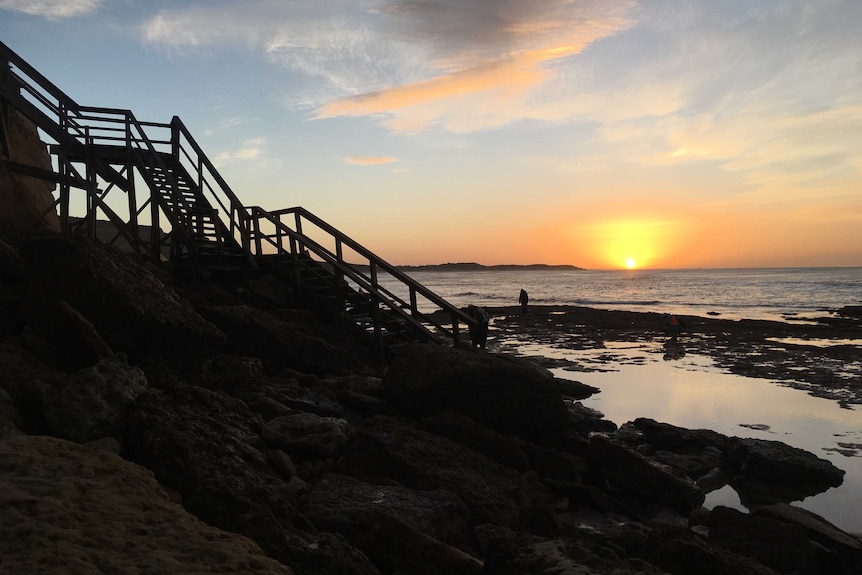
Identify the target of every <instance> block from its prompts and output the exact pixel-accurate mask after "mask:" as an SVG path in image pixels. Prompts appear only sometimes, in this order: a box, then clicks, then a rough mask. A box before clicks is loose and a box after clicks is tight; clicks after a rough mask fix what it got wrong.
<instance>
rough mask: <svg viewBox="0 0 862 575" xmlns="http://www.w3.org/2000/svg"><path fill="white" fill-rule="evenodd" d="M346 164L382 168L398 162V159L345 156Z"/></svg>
mask: <svg viewBox="0 0 862 575" xmlns="http://www.w3.org/2000/svg"><path fill="white" fill-rule="evenodd" d="M342 160H344V163H346V164H351V165H353V166H380V165H383V164H391V163H393V162H397V161H398V159H397V158H393V157H391V156H344V157H343V158H342Z"/></svg>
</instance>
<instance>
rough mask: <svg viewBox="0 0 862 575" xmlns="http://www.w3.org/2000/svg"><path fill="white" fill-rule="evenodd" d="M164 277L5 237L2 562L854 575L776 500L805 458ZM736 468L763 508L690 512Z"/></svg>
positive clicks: (460, 353) (822, 525)
mask: <svg viewBox="0 0 862 575" xmlns="http://www.w3.org/2000/svg"><path fill="white" fill-rule="evenodd" d="M261 283H265V282H261ZM171 284H172V279H171V277H170V276H169V275H165V274H164V273H163V272H161V271H160V270H157V269H152V268H150V267H149V266H148V265H145V264H142V263H141V262H138V261H136V260H134V259H132V258H129V257H128V256H123V255H120V254H118V253H116V252H114V251H112V250H111V249H109V248H106V247H104V246H101V245H98V244H94V243H91V242H89V241H87V240H82V239H74V240H67V239H61V238H57V237H50V238H41V239H31V240H28V241H21V242H19V243H18V244H15V245H10V244H7V245H4V246H3V249H0V293H3V294H6V295H5V296H4V297H5V299H2V300H0V302H5V303H0V317H2V318H3V321H4V323H3V327H2V330H0V335H2V339H0V498H3V505H4V514H3V518H4V519H3V521H2V522H0V529H2V532H3V534H4V536H3V537H0V570H2V572H3V573H11V574H15V573H32V572H38V571H39V570H40V569H42V570H47V569H49V568H52V567H58V566H59V565H64V566H66V567H67V568H69V569H72V570H74V569H75V568H78V567H80V568H79V569H78V571H80V572H86V569H90V571H92V572H105V573H107V572H118V571H122V570H123V569H125V570H129V571H131V570H135V569H137V571H138V572H195V569H197V571H205V570H207V569H209V570H210V572H230V573H270V572H271V573H291V572H293V573H299V574H312V573H313V574H336V573H338V574H341V573H360V574H363V573H364V574H369V575H371V574H378V573H383V574H394V573H416V574H425V573H429V574H430V573H441V572H451V573H465V574H473V573H475V574H478V573H487V574H515V573H518V574H531V573H535V574H540V573H543V574H544V573H599V574H610V573H614V574H625V573H649V574H652V573H655V574H658V573H671V574H677V573H678V574H683V573H707V572H708V573H734V574H743V575H744V574H769V573H826V572H829V573H839V574H841V573H846V574H851V573H858V572H859V570H860V568H862V543H860V540H859V539H858V538H857V537H855V536H854V535H852V534H848V533H845V532H843V531H841V530H840V529H838V528H836V527H835V526H834V525H831V524H830V523H829V522H828V521H826V520H825V519H823V518H820V517H817V516H816V515H813V514H811V513H809V512H807V511H804V510H802V509H800V508H797V507H794V506H792V505H791V504H790V501H792V500H793V499H794V498H798V497H801V496H804V495H808V494H811V493H813V492H815V491H816V490H822V489H826V488H828V487H829V486H832V485H836V484H838V483H840V481H841V475H842V474H841V472H840V470H837V469H835V468H834V467H832V466H831V464H828V463H827V462H825V461H824V460H821V459H819V458H816V457H815V456H814V455H812V454H808V453H805V452H801V451H800V450H795V449H793V448H791V447H789V446H786V445H784V444H780V443H778V442H755V441H752V440H741V439H738V438H732V437H727V436H724V435H721V434H718V433H715V432H711V431H707V430H685V429H681V428H678V427H674V426H670V425H667V424H663V423H660V422H655V421H652V420H646V419H639V420H636V421H634V422H631V423H630V424H626V425H623V426H621V427H620V428H619V429H617V428H616V426H615V425H613V424H612V423H610V422H608V421H605V420H604V419H603V418H602V416H601V414H599V413H598V412H595V411H594V410H591V409H588V408H586V407H584V406H583V405H580V404H578V403H577V402H575V401H574V400H573V398H572V397H571V396H572V395H577V396H579V397H582V396H583V391H584V390H583V388H577V389H570V390H569V393H566V394H564V393H561V388H562V386H561V385H560V382H559V381H556V380H555V379H554V378H553V377H552V376H551V375H550V374H549V373H547V372H546V371H544V370H542V369H539V368H537V367H536V366H535V365H534V364H532V363H530V362H529V361H527V360H522V359H513V358H509V357H501V356H496V355H494V354H489V353H485V352H481V351H478V350H466V349H451V348H445V347H439V346H434V345H430V344H429V345H419V344H417V345H413V346H408V347H406V348H404V349H403V350H402V351H401V353H400V354H398V355H397V356H396V357H395V359H394V361H393V363H392V364H391V366H384V365H379V364H374V363H371V362H369V361H368V360H367V358H366V353H365V352H364V351H363V350H362V349H361V348H359V347H357V345H356V343H355V342H354V341H353V340H351V339H350V338H348V337H346V336H344V335H343V334H341V333H339V332H338V331H336V330H334V328H332V327H330V326H327V325H324V324H321V323H319V322H318V321H317V320H316V319H315V318H314V317H312V316H311V315H310V314H309V313H308V312H305V311H303V310H293V309H283V308H280V307H279V302H277V301H272V300H270V301H269V303H266V298H265V296H264V295H263V292H258V293H251V292H253V290H252V289H251V288H248V289H246V290H243V291H239V292H225V291H224V290H223V289H222V288H218V287H217V286H211V285H210V286H204V285H192V284H184V285H171ZM22 302H24V303H22ZM71 350H75V351H74V352H72V351H71ZM728 482H730V484H731V485H734V486H743V485H745V486H748V485H753V484H757V489H752V490H751V493H753V494H755V495H756V496H757V497H754V495H753V496H752V499H751V505H752V508H751V509H752V512H751V513H743V512H740V511H737V510H732V509H726V508H716V509H713V510H711V511H710V510H706V509H704V508H703V507H701V505H702V502H703V500H704V492H706V491H709V490H710V489H713V488H716V487H717V486H720V485H724V484H725V483H728ZM740 488H741V487H740ZM791 488H792V489H791ZM763 493H766V494H768V495H770V498H768V500H767V499H763V498H762V497H761V496H762V494H763ZM775 499H780V501H778V502H776V501H775ZM755 502H756V504H755ZM7 510H8V512H7ZM36 549H41V550H42V551H41V552H35V553H34V551H33V550H36ZM76 566H77V567H76ZM219 569H220V570H221V571H219Z"/></svg>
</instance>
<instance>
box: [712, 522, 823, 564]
mask: <svg viewBox="0 0 862 575" xmlns="http://www.w3.org/2000/svg"><path fill="white" fill-rule="evenodd" d="M709 541H710V543H715V544H717V545H720V546H721V547H724V548H725V549H729V550H730V551H733V552H734V553H738V554H740V555H744V556H746V557H753V558H755V559H757V560H758V561H760V562H761V563H763V564H764V565H766V566H768V567H771V568H772V569H775V570H776V571H778V572H780V573H793V572H800V571H801V572H803V573H814V572H817V571H812V568H813V567H814V563H815V560H816V550H815V549H814V548H812V547H811V545H810V544H809V543H808V537H807V536H806V534H805V530H804V529H802V528H801V527H799V526H796V525H792V524H789V523H782V522H780V521H775V520H773V519H769V518H766V517H754V516H752V515H749V514H747V513H742V512H740V511H737V510H736V509H731V508H729V507H722V506H717V507H715V508H714V509H713V510H712V513H710V517H709Z"/></svg>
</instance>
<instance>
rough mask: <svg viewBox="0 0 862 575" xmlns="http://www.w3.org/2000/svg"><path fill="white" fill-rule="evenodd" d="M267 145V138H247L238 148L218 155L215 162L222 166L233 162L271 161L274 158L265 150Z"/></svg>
mask: <svg viewBox="0 0 862 575" xmlns="http://www.w3.org/2000/svg"><path fill="white" fill-rule="evenodd" d="M265 145H266V139H265V138H251V139H248V140H245V141H244V142H242V144H241V145H240V147H239V148H237V149H236V150H231V151H224V152H221V153H219V154H218V155H216V157H215V158H214V159H213V163H214V164H215V165H216V166H217V167H222V166H225V165H227V164H229V163H233V162H264V163H268V162H271V161H273V160H272V159H271V158H269V157H268V156H267V155H266V154H265V152H264V146H265Z"/></svg>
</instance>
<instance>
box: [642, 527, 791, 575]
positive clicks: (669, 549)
mask: <svg viewBox="0 0 862 575" xmlns="http://www.w3.org/2000/svg"><path fill="white" fill-rule="evenodd" d="M645 558H646V559H647V560H648V561H649V562H650V563H652V564H653V565H656V566H658V567H659V568H661V569H663V570H664V571H665V572H667V573H670V574H672V575H689V574H690V573H709V574H710V575H776V574H777V573H778V572H777V571H775V570H774V569H771V568H770V567H767V566H765V565H763V564H762V563H761V562H760V561H758V560H757V559H755V558H753V557H746V556H744V555H740V554H737V553H734V552H733V551H730V550H729V549H724V548H723V547H720V546H718V545H710V544H709V542H708V541H707V540H706V538H704V537H702V536H700V535H698V534H697V533H695V532H694V531H692V530H691V529H687V528H683V527H677V526H673V525H656V526H654V528H653V530H652V532H651V533H650V535H649V537H648V538H647V542H646V557H645Z"/></svg>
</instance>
